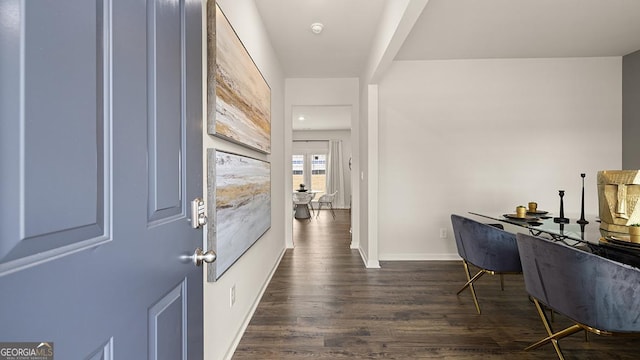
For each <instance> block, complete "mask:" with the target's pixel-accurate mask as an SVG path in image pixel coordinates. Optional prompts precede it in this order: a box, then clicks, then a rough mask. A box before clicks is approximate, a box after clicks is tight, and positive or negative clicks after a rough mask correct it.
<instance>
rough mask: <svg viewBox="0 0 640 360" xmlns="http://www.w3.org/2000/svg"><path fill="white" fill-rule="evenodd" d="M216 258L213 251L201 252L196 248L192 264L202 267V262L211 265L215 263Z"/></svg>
mask: <svg viewBox="0 0 640 360" xmlns="http://www.w3.org/2000/svg"><path fill="white" fill-rule="evenodd" d="M216 258H217V256H216V253H215V252H214V251H213V250H209V251H207V252H203V251H202V249H200V248H197V249H196V251H195V252H194V253H193V263H194V264H196V266H200V265H202V262H203V261H204V262H206V263H207V264H211V263H212V262H214V261H216Z"/></svg>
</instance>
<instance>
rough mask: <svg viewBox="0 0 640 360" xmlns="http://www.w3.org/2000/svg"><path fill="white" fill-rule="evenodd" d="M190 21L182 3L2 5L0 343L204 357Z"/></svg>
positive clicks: (71, 351) (193, 4) (197, 72)
mask: <svg viewBox="0 0 640 360" xmlns="http://www.w3.org/2000/svg"><path fill="white" fill-rule="evenodd" d="M201 16H202V14H201V2H200V1H194V0H148V1H142V0H135V1H132V0H96V1H86V0H57V1H21V0H3V1H2V2H0V53H2V54H3V56H2V57H0V77H1V78H2V81H0V117H1V118H0V141H1V143H0V144H1V145H2V149H1V150H2V151H0V174H2V175H0V180H1V181H0V198H1V199H2V201H0V303H1V304H2V306H0V324H3V325H2V326H0V339H1V340H2V341H52V342H54V345H55V346H54V349H55V358H60V359H87V358H88V359H94V358H95V359H111V358H123V359H147V358H149V359H156V358H158V359H180V358H183V359H186V358H189V359H199V358H202V269H201V268H196V267H195V266H194V265H193V263H192V262H191V260H190V259H189V255H191V254H193V252H194V250H195V248H196V247H199V246H202V233H201V231H200V230H194V229H191V228H190V226H189V221H188V219H187V211H186V209H187V205H188V201H189V199H193V198H195V197H197V196H200V194H201V191H202V132H201V131H202V130H201V129H202V124H201V122H202V65H201ZM149 50H151V51H149ZM5 54H7V56H5ZM6 324H11V325H10V326H6ZM151 324H153V327H151V326H150V325H151ZM114 354H115V355H114Z"/></svg>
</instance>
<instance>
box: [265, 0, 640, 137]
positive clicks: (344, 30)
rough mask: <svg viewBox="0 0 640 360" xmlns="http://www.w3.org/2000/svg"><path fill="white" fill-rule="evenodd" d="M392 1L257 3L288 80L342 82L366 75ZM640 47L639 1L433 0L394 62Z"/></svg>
mask: <svg viewBox="0 0 640 360" xmlns="http://www.w3.org/2000/svg"><path fill="white" fill-rule="evenodd" d="M386 1H399V0H256V1H255V2H256V5H257V7H258V11H259V12H260V15H261V17H262V19H263V21H264V24H265V27H266V30H267V33H268V35H269V38H270V39H271V41H272V45H273V47H274V49H275V51H276V54H277V56H278V58H279V60H280V63H281V65H282V68H283V71H284V73H285V77H287V78H340V77H359V76H360V75H362V69H363V68H364V67H365V64H366V61H367V59H368V56H369V52H370V47H371V44H372V40H373V38H374V37H375V35H376V31H377V28H378V25H379V23H380V21H381V19H382V15H383V12H384V11H385V4H386ZM407 1H419V0H407ZM422 1H425V0H422ZM314 22H322V23H323V24H324V30H323V32H322V33H320V34H314V33H313V32H312V31H311V28H310V26H311V24H312V23H314ZM638 49H640V0H430V1H428V3H427V5H426V7H425V8H424V11H423V12H422V14H421V15H420V16H419V18H418V20H417V22H416V23H415V25H414V26H413V28H412V29H411V31H410V32H409V34H408V36H407V37H406V39H405V41H404V43H403V44H402V46H401V47H400V49H399V51H398V52H397V54H396V55H395V60H436V59H480V58H542V57H591V56H622V55H626V54H628V53H631V52H634V51H636V50H638ZM329 105H331V104H329ZM324 108H325V109H324V110H329V107H324ZM321 110H322V109H319V110H318V111H321ZM306 111H308V110H306ZM318 116H321V115H318ZM296 118H297V117H296ZM307 126H309V125H308V124H307Z"/></svg>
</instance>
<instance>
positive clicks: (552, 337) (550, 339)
mask: <svg viewBox="0 0 640 360" xmlns="http://www.w3.org/2000/svg"><path fill="white" fill-rule="evenodd" d="M533 303H534V304H535V305H536V310H538V315H540V319H541V320H542V324H543V325H544V328H545V330H546V331H547V335H549V336H547V337H546V338H544V339H542V340H540V341H538V342H536V343H535V344H532V345H529V346H527V347H526V348H525V349H524V350H525V351H529V350H533V349H536V348H538V347H540V346H542V345H544V344H547V343H551V344H552V345H553V348H554V349H555V350H556V354H558V358H559V359H560V360H564V355H562V350H560V344H558V340H560V339H562V338H564V337H567V336H569V335H571V334H575V333H577V332H578V331H580V330H582V327H581V326H580V325H577V324H575V325H572V326H569V327H568V328H566V329H564V330H561V331H558V332H557V333H554V332H553V330H552V329H551V325H549V320H548V319H547V316H546V314H545V313H544V310H543V309H542V306H540V303H539V302H538V300H537V299H536V298H533Z"/></svg>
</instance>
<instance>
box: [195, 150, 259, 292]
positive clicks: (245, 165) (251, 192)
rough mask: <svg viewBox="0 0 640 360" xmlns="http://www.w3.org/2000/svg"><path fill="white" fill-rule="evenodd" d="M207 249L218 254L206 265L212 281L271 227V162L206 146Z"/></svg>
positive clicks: (208, 275)
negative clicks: (214, 259)
mask: <svg viewBox="0 0 640 360" xmlns="http://www.w3.org/2000/svg"><path fill="white" fill-rule="evenodd" d="M207 161H208V165H207V168H208V172H209V173H208V182H207V190H208V191H207V193H208V194H209V195H208V196H209V198H208V201H207V203H208V213H209V225H208V228H207V229H208V233H207V240H208V245H209V249H213V250H214V251H215V252H216V254H217V255H218V258H217V260H216V261H215V262H214V263H213V264H211V265H210V266H209V267H208V269H209V270H208V273H207V279H208V280H209V281H214V280H215V279H218V278H220V276H222V274H223V273H224V272H225V271H226V270H227V269H229V268H230V267H231V266H232V265H233V264H234V263H235V262H236V261H237V260H238V259H239V258H240V257H241V256H242V254H244V253H245V252H246V251H247V250H248V249H249V248H250V247H251V245H253V244H254V243H255V242H256V241H257V240H258V239H259V238H260V237H261V236H262V235H263V234H264V233H265V232H266V231H267V230H269V228H270V227H271V164H269V163H268V162H265V161H261V160H257V159H253V158H250V157H246V156H242V155H236V154H232V153H228V152H223V151H219V150H216V149H207Z"/></svg>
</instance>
